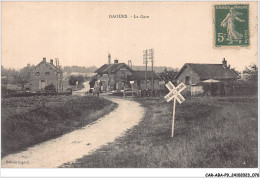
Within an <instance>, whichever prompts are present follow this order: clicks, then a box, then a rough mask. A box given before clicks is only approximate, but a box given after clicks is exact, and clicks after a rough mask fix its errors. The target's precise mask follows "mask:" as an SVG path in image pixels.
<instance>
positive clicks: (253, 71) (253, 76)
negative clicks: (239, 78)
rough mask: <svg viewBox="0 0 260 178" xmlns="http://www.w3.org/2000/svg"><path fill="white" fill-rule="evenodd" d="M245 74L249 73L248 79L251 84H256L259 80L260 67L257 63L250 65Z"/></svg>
mask: <svg viewBox="0 0 260 178" xmlns="http://www.w3.org/2000/svg"><path fill="white" fill-rule="evenodd" d="M243 73H244V74H248V79H247V81H248V82H249V83H251V84H256V85H257V81H258V77H257V74H258V67H257V65H256V64H252V65H250V66H249V67H246V68H245V70H244V71H243Z"/></svg>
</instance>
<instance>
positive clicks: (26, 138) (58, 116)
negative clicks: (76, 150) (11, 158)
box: [1, 96, 117, 157]
mask: <svg viewBox="0 0 260 178" xmlns="http://www.w3.org/2000/svg"><path fill="white" fill-rule="evenodd" d="M1 101H2V120H1V122H2V129H1V135H2V143H1V154H2V157H4V156H6V155H7V154H10V153H15V152H19V151H22V150H25V149H26V148H27V147H29V146H32V145H35V144H38V143H41V142H43V141H46V140H49V139H52V138H56V137H58V136H61V135H63V134H65V133H69V132H71V131H73V130H76V129H79V128H81V127H83V126H85V125H88V124H90V123H92V122H94V121H96V120H97V119H99V118H100V117H102V116H103V115H105V114H107V113H109V112H111V111H112V110H113V109H115V108H116V106H117V104H115V103H112V102H111V101H108V100H105V99H102V98H97V97H93V96H84V97H79V96H33V97H19V98H6V99H2V100H1Z"/></svg>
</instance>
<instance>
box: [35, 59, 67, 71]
mask: <svg viewBox="0 0 260 178" xmlns="http://www.w3.org/2000/svg"><path fill="white" fill-rule="evenodd" d="M42 64H46V65H47V66H48V67H51V68H52V69H54V70H57V71H59V72H62V70H61V69H59V68H58V67H56V66H55V65H53V64H50V63H48V62H46V61H41V62H40V63H39V64H38V65H37V66H39V65H42ZM37 66H35V67H37Z"/></svg>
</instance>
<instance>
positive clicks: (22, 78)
mask: <svg viewBox="0 0 260 178" xmlns="http://www.w3.org/2000/svg"><path fill="white" fill-rule="evenodd" d="M33 67H34V65H32V66H31V65H30V64H27V66H26V67H24V68H22V69H21V70H20V72H19V74H18V75H15V76H14V77H15V80H16V84H17V85H18V86H20V87H21V89H22V90H24V87H25V85H26V84H28V83H29V81H30V77H31V70H32V68H33Z"/></svg>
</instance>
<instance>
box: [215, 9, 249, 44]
mask: <svg viewBox="0 0 260 178" xmlns="http://www.w3.org/2000/svg"><path fill="white" fill-rule="evenodd" d="M248 11H249V5H248V4H243V5H242V4H233V5H215V45H216V46H248V45H249V29H248V26H249V24H248V19H249V17H248V16H249V13H248Z"/></svg>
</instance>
